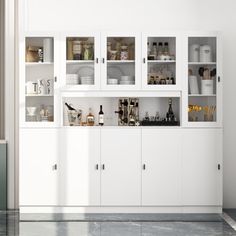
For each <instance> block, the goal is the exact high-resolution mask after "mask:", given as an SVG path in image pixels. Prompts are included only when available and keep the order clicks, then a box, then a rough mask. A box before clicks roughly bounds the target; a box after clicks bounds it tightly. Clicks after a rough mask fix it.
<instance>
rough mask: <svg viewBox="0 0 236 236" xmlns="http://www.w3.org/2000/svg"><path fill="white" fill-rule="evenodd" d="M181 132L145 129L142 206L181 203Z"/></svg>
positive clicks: (143, 134)
mask: <svg viewBox="0 0 236 236" xmlns="http://www.w3.org/2000/svg"><path fill="white" fill-rule="evenodd" d="M181 144H182V141H181V130H179V129H168V128H167V129H150V128H147V129H142V163H143V171H142V205H149V206H154V205H180V204H181Z"/></svg>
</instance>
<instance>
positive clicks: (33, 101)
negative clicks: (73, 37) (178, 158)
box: [22, 36, 56, 125]
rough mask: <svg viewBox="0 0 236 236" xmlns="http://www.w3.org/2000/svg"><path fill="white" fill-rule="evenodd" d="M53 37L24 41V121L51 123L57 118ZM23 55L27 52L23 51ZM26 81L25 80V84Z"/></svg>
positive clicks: (26, 39)
mask: <svg viewBox="0 0 236 236" xmlns="http://www.w3.org/2000/svg"><path fill="white" fill-rule="evenodd" d="M54 41H55V40H54V37H48V36H45V37H44V36H40V37H26V38H25V42H24V51H25V57H24V56H23V58H25V60H24V63H25V65H24V72H25V75H24V77H25V87H24V89H22V91H23V90H24V92H23V94H24V95H23V96H24V104H25V106H24V107H25V109H24V116H25V118H24V119H23V120H24V121H25V123H29V124H30V125H34V124H35V125H36V123H37V124H39V123H44V124H45V123H46V122H47V124H49V125H50V124H52V123H53V122H54V121H55V119H54V107H55V106H54V100H55V99H54V87H55V81H56V77H55V66H54V44H55V42H54ZM23 54H24V53H23ZM23 86H24V83H22V87H23Z"/></svg>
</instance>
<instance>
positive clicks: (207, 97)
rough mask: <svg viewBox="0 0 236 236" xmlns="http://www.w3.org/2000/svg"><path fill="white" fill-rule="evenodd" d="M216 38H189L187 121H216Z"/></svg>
mask: <svg viewBox="0 0 236 236" xmlns="http://www.w3.org/2000/svg"><path fill="white" fill-rule="evenodd" d="M217 54H218V52H217V38H216V37H188V122H191V123H194V122H210V123H214V122H216V121H217V119H218V118H217V109H218V107H217V94H218V82H220V77H218V68H217V67H218V66H217V58H218V57H217Z"/></svg>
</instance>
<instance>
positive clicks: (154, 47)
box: [152, 42, 157, 60]
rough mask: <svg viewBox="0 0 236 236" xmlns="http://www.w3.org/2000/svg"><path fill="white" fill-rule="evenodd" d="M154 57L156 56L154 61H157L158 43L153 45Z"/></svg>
mask: <svg viewBox="0 0 236 236" xmlns="http://www.w3.org/2000/svg"><path fill="white" fill-rule="evenodd" d="M152 55H153V56H154V60H156V59H157V43H156V42H154V43H153V44H152Z"/></svg>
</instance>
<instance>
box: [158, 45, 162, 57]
mask: <svg viewBox="0 0 236 236" xmlns="http://www.w3.org/2000/svg"><path fill="white" fill-rule="evenodd" d="M162 55H163V44H162V42H160V43H158V59H160V57H161V56H162Z"/></svg>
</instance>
